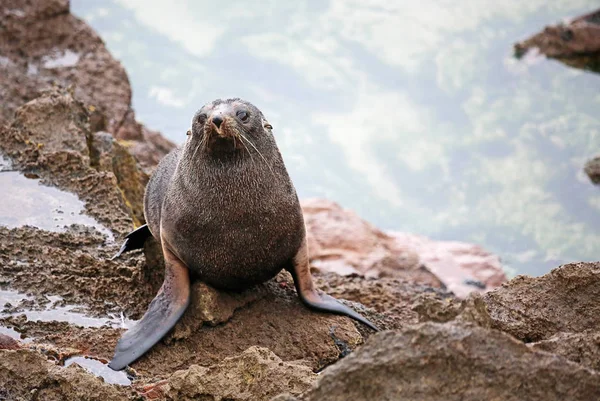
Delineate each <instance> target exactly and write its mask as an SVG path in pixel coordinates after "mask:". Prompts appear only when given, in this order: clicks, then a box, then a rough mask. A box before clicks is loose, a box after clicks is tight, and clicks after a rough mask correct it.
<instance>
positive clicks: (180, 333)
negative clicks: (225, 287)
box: [171, 282, 265, 339]
mask: <svg viewBox="0 0 600 401" xmlns="http://www.w3.org/2000/svg"><path fill="white" fill-rule="evenodd" d="M264 290H265V287H264V286H259V287H257V288H252V289H250V290H246V291H244V292H241V293H235V292H225V291H218V290H215V289H214V288H212V287H211V286H209V285H208V284H205V283H202V282H196V283H193V284H192V295H191V296H192V302H190V306H189V307H188V311H187V313H186V314H185V315H184V316H183V317H182V318H181V320H180V321H179V322H178V324H177V326H176V327H175V330H174V331H173V333H172V336H171V338H172V339H182V338H186V337H189V336H190V335H191V333H192V332H194V331H196V330H198V329H199V328H200V327H202V325H203V324H207V325H210V326H216V325H218V324H221V323H225V322H227V321H228V320H229V319H231V317H232V316H233V312H235V310H236V309H239V308H241V307H243V306H246V305H248V304H250V303H252V302H254V301H256V300H257V299H260V298H262V297H263V296H264V295H265V293H264Z"/></svg>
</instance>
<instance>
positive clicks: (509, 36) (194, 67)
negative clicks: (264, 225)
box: [71, 0, 600, 275]
mask: <svg viewBox="0 0 600 401" xmlns="http://www.w3.org/2000/svg"><path fill="white" fill-rule="evenodd" d="M391 3H393V2H389V1H383V0H371V1H341V0H340V1H314V2H295V3H294V2H275V1H266V2H253V1H232V2H202V1H170V2H164V1H133V0H115V1H105V0H101V1H100V0H97V1H92V0H71V7H72V10H73V12H74V13H75V14H76V15H78V16H80V17H82V18H83V19H85V20H86V21H87V22H89V23H90V24H91V25H92V26H93V27H94V28H95V29H96V30H97V31H98V32H99V34H100V35H101V36H102V38H103V39H104V40H105V42H106V43H107V45H108V48H109V50H110V51H111V52H112V53H113V54H114V55H115V56H116V57H117V58H118V59H120V60H121V61H122V63H123V64H124V65H125V67H126V69H127V71H128V73H129V76H130V79H131V83H132V87H133V91H134V92H133V95H134V97H133V104H134V107H135V110H136V113H137V117H138V119H139V120H140V121H142V122H143V123H144V124H146V125H147V126H149V127H151V128H153V129H158V130H160V131H161V132H163V134H165V135H166V136H167V137H169V138H170V139H172V140H173V141H175V142H177V143H181V142H183V141H184V139H185V137H186V136H185V132H186V130H187V129H188V127H189V126H190V120H191V118H192V115H193V113H194V112H195V110H196V109H198V108H199V107H200V106H201V105H202V104H204V103H206V102H208V101H211V100H213V99H215V98H218V97H229V96H239V97H243V98H246V99H248V100H250V101H252V102H253V103H255V104H256V105H257V106H258V107H259V108H261V109H262V110H263V112H264V113H265V115H266V116H267V118H268V119H269V120H270V122H271V123H272V125H273V126H274V127H275V134H276V136H277V138H278V143H279V146H280V148H281V150H282V153H283V156H284V158H285V160H286V163H287V166H288V169H289V171H290V175H291V176H292V178H293V179H294V182H295V184H296V187H297V189H298V192H299V195H300V196H301V197H327V198H330V199H333V200H335V201H337V202H339V203H341V204H342V205H343V206H344V207H347V208H351V209H354V210H355V211H356V212H357V213H359V214H360V215H361V216H363V217H364V218H366V219H368V220H369V221H371V222H372V223H374V224H376V225H378V226H379V227H382V228H385V229H393V230H400V231H409V232H414V233H419V234H425V235H428V236H431V237H433V238H438V239H452V240H463V241H470V242H476V243H479V244H481V245H483V246H484V247H485V248H487V249H489V250H491V251H493V252H495V253H497V254H499V255H500V256H501V258H502V261H503V263H504V264H505V265H506V266H507V268H508V269H509V270H510V269H514V270H516V271H517V272H519V273H527V274H532V275H539V274H543V273H545V272H547V271H548V270H550V269H551V268H553V267H556V266H558V265H559V264H561V263H565V262H569V261H580V260H597V259H599V257H598V250H599V249H600V233H599V230H598V227H600V224H599V223H600V192H599V191H598V188H596V187H593V186H592V185H591V184H590V183H589V182H588V179H587V177H585V175H584V174H583V173H582V166H583V164H584V162H585V160H586V159H587V158H589V157H591V156H593V155H595V154H596V152H599V151H600V121H599V113H598V110H599V109H600V90H599V89H600V75H595V74H593V73H590V72H585V71H580V70H576V69H572V68H570V67H567V66H564V65H562V64H560V63H558V62H555V61H548V60H545V59H543V58H539V57H537V58H536V57H525V58H523V59H521V60H516V59H514V58H513V57H512V45H513V43H514V42H515V41H518V40H521V39H524V38H525V37H527V36H528V35H530V34H533V33H535V32H537V31H538V30H540V29H541V28H543V26H544V25H546V24H550V23H555V22H558V21H559V20H561V19H562V18H564V17H568V16H576V15H578V14H581V13H584V12H587V11H591V10H592V9H594V8H595V7H597V6H598V4H597V2H595V1H591V0H585V1H582V0H560V1H546V0H529V1H526V2H525V1H521V0H507V1H502V2H498V1H491V0H467V1H462V2H456V1H443V0H428V1H423V0H422V1H410V2H408V1H406V2H395V3H396V4H402V5H390V4H391ZM259 4H260V5H259Z"/></svg>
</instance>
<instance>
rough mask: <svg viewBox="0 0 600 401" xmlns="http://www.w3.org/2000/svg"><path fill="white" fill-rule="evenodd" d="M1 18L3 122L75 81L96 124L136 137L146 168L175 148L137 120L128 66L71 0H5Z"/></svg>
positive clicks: (0, 120)
mask: <svg viewBox="0 0 600 401" xmlns="http://www.w3.org/2000/svg"><path fill="white" fill-rule="evenodd" d="M0 20H2V25H0V56H1V57H2V60H3V61H2V62H0V72H1V73H0V88H2V89H1V90H0V102H1V103H2V108H0V125H2V124H6V123H7V122H9V121H10V120H11V119H12V117H13V114H14V112H15V110H16V109H17V108H18V107H20V106H21V105H22V104H23V103H25V102H28V101H30V100H32V99H34V98H36V97H38V96H39V92H40V90H42V89H46V88H48V87H52V86H54V85H57V84H58V85H61V86H64V87H66V86H69V85H73V90H74V92H75V95H76V97H77V98H78V99H80V100H81V101H82V102H83V103H84V105H85V107H86V108H87V109H88V110H90V111H93V112H94V124H92V127H93V128H95V129H98V130H106V131H108V132H110V133H111V134H113V135H114V136H115V137H116V138H118V139H127V140H131V141H134V142H135V143H136V146H134V147H132V151H133V152H134V155H135V156H136V157H138V159H139V160H140V161H141V162H143V165H144V167H147V168H151V167H152V166H154V164H155V161H156V160H157V159H158V158H160V157H162V156H163V155H164V154H166V150H168V149H171V148H172V147H173V144H172V143H170V142H169V141H167V140H166V139H164V138H162V137H160V135H152V134H151V133H148V132H144V130H143V127H142V126H141V125H140V124H138V123H136V122H135V116H134V113H133V110H132V109H131V87H130V85H129V80H128V78H127V74H126V73H125V70H124V68H123V66H121V64H120V63H119V62H118V61H117V60H115V59H114V58H113V57H112V56H111V55H110V53H109V52H108V50H107V49H106V47H105V46H104V43H103V42H102V40H101V39H100V37H98V35H96V33H95V32H94V31H93V30H92V29H91V28H90V27H89V26H88V25H87V24H85V23H84V22H83V21H81V20H79V19H78V18H76V17H74V16H73V15H71V14H70V12H69V2H68V1H67V0H47V1H35V0H5V1H3V2H2V3H0ZM166 148H168V149H166Z"/></svg>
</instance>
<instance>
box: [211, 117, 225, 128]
mask: <svg viewBox="0 0 600 401" xmlns="http://www.w3.org/2000/svg"><path fill="white" fill-rule="evenodd" d="M212 123H213V124H214V125H215V127H217V128H221V124H222V123H223V117H221V116H213V118H212Z"/></svg>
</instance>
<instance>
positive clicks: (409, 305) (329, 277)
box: [315, 273, 455, 337]
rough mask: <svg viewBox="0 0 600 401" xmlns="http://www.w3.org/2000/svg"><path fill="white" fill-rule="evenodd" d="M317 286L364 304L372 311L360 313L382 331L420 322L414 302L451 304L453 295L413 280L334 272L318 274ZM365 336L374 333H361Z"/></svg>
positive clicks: (339, 297)
mask: <svg viewBox="0 0 600 401" xmlns="http://www.w3.org/2000/svg"><path fill="white" fill-rule="evenodd" d="M315 282H316V284H317V286H318V287H319V288H320V289H321V290H323V291H324V292H326V293H327V294H329V295H332V296H334V297H336V298H338V299H346V300H349V301H353V302H358V303H360V304H362V305H365V306H366V307H367V308H369V309H364V310H361V313H362V314H364V315H365V316H366V317H367V318H369V319H370V320H371V321H373V322H374V323H375V324H376V325H377V326H378V327H380V328H381V329H399V328H401V327H404V326H406V325H409V324H415V323H418V321H419V314H418V313H417V312H416V311H415V310H414V308H413V303H414V301H415V299H418V298H419V297H420V296H423V295H428V296H430V298H431V299H436V300H439V301H440V302H442V303H443V302H448V301H449V299H454V298H455V297H454V295H453V294H452V293H449V292H447V291H445V290H442V289H439V288H432V287H428V286H425V285H419V284H414V283H412V282H410V281H406V280H401V279H394V278H388V277H382V278H379V279H365V278H362V277H358V276H340V275H337V274H335V273H328V274H320V273H319V274H316V275H315ZM358 328H359V330H361V334H362V335H363V337H368V336H369V335H371V334H372V331H370V330H364V331H363V330H362V326H361V325H359V326H358Z"/></svg>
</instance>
